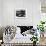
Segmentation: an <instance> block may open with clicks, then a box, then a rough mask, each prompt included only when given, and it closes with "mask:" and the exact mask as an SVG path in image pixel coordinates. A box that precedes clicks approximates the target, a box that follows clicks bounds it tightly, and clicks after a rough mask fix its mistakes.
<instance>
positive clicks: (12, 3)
mask: <svg viewBox="0 0 46 46" xmlns="http://www.w3.org/2000/svg"><path fill="white" fill-rule="evenodd" d="M17 9H25V10H26V12H27V14H26V16H27V18H16V17H15V11H16V10H17ZM39 20H40V0H3V23H2V25H3V26H6V25H14V24H15V25H33V26H36V25H37V24H38V22H39Z"/></svg>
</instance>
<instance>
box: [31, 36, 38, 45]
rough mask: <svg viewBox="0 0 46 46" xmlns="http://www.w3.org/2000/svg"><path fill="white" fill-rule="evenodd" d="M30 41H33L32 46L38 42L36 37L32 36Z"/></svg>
mask: <svg viewBox="0 0 46 46" xmlns="http://www.w3.org/2000/svg"><path fill="white" fill-rule="evenodd" d="M31 41H33V46H36V43H37V41H38V38H37V36H33V37H32V39H31Z"/></svg>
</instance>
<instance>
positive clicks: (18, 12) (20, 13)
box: [15, 9, 27, 18]
mask: <svg viewBox="0 0 46 46" xmlns="http://www.w3.org/2000/svg"><path fill="white" fill-rule="evenodd" d="M26 14H27V13H26V10H25V9H16V11H15V18H26V17H27V16H26Z"/></svg>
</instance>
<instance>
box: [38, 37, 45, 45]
mask: <svg viewBox="0 0 46 46" xmlns="http://www.w3.org/2000/svg"><path fill="white" fill-rule="evenodd" d="M39 44H40V45H46V37H41V38H40V42H39Z"/></svg>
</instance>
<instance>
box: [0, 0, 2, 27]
mask: <svg viewBox="0 0 46 46" xmlns="http://www.w3.org/2000/svg"><path fill="white" fill-rule="evenodd" d="M1 25H2V0H0V26H1Z"/></svg>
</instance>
